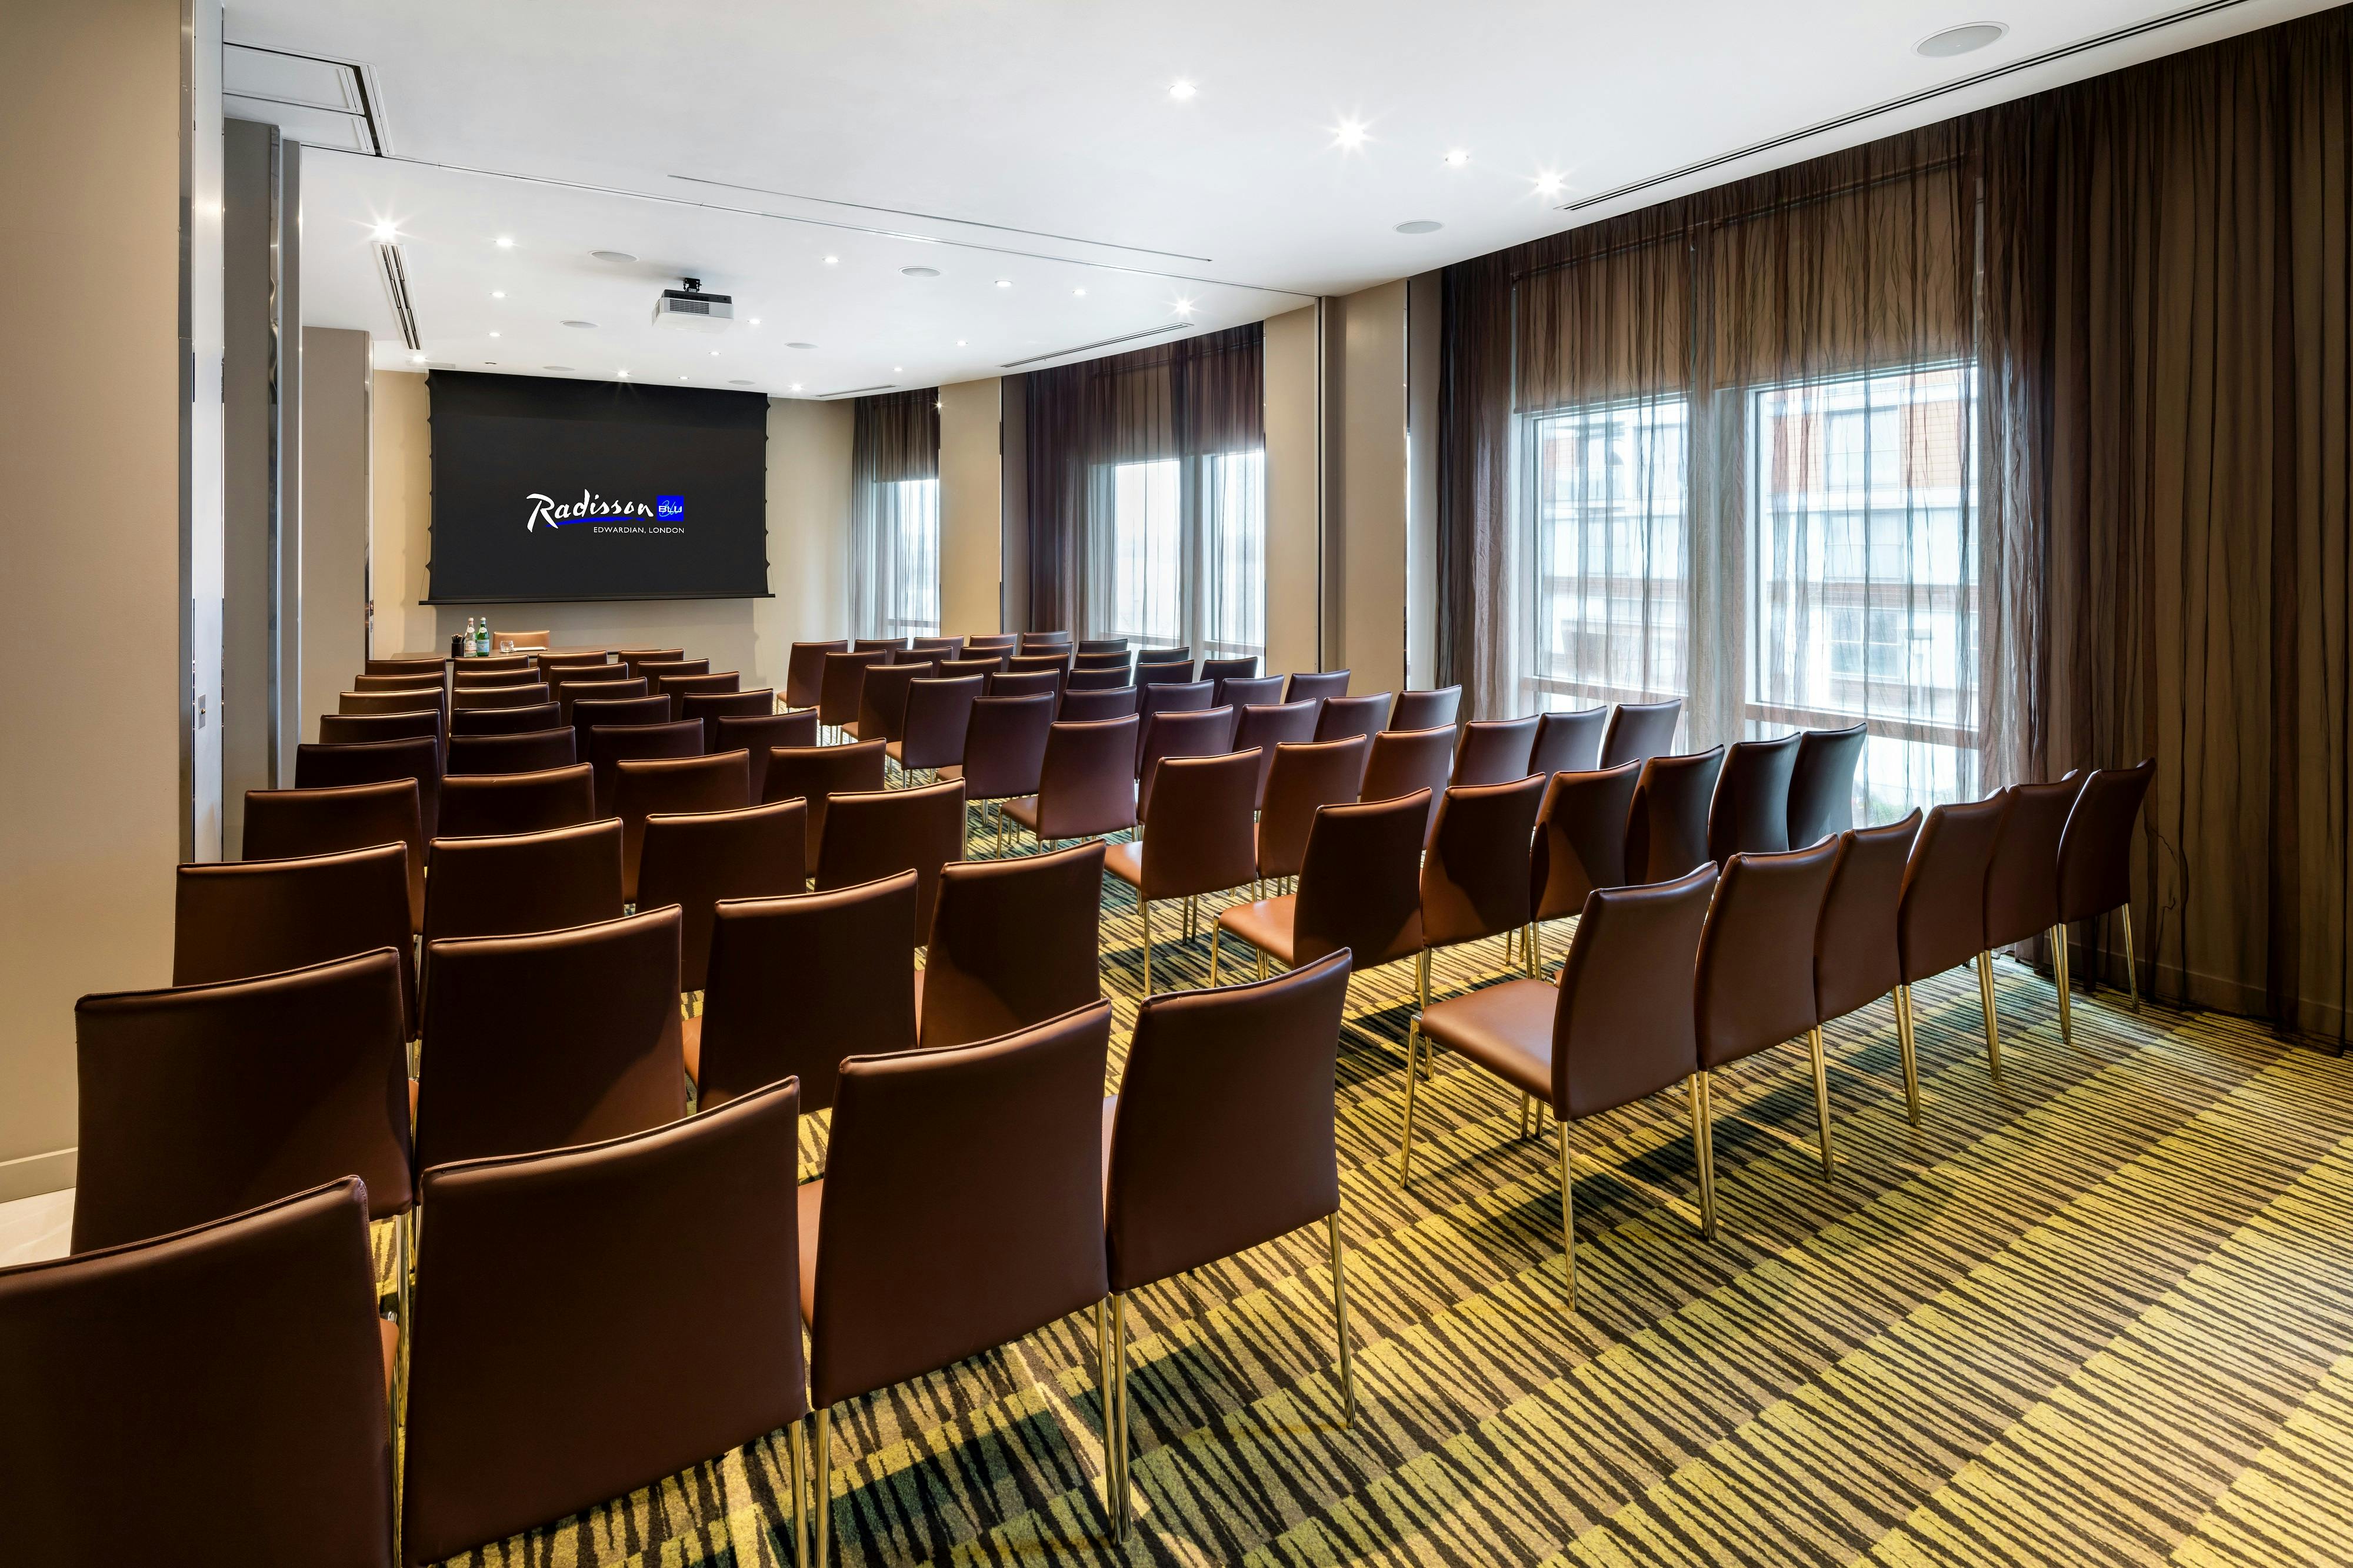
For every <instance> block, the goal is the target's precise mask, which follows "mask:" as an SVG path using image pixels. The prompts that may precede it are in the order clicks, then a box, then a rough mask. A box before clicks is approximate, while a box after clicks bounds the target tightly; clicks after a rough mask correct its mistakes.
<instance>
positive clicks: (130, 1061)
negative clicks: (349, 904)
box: [73, 948, 409, 1252]
mask: <svg viewBox="0 0 2353 1568" xmlns="http://www.w3.org/2000/svg"><path fill="white" fill-rule="evenodd" d="M401 956H402V955H400V954H398V953H396V952H389V951H386V950H385V949H382V948H379V949H377V950H376V951H375V952H369V953H362V954H359V955H357V956H355V957H352V958H340V959H336V960H333V961H332V962H331V963H318V964H312V965H311V966H310V967H309V968H307V969H293V970H287V971H285V972H283V973H277V974H267V975H259V976H257V977H255V978H253V979H251V980H227V981H220V982H216V983H215V984H209V985H183V986H174V987H172V988H170V989H168V990H162V991H122V992H117V993H115V994H111V995H102V996H85V997H83V998H82V999H81V1000H80V1001H79V1002H78V1003H76V1004H75V1005H74V1048H75V1058H76V1062H77V1064H78V1067H79V1091H80V1092H79V1119H80V1138H79V1152H78V1153H77V1155H76V1163H75V1176H74V1182H75V1186H74V1200H73V1249H74V1250H75V1251H76V1252H90V1251H92V1250H95V1249H96V1248H98V1247H114V1246H118V1245H120V1244H121V1243H123V1242H127V1241H142V1240H144V1239H146V1238H148V1237H157V1236H166V1235H169V1234H170V1233H171V1232H173V1231H175V1230H180V1229H183V1228H185V1227H186V1226H192V1225H204V1224H207V1223H209V1222H210V1221H213V1220H216V1219H224V1218H227V1216H228V1215H233V1214H236V1213H237V1212H238V1211H240V1210H243V1209H249V1208H252V1207H254V1206H255V1205H259V1204H266V1203H269V1202H271V1201H273V1200H275V1199H278V1198H282V1197H284V1196H286V1195H287V1194H290V1193H299V1192H301V1191H302V1190H303V1189H304V1188H306V1187H313V1186H316V1185H318V1184H320V1183H322V1182H327V1181H332V1180H334V1179H335V1178H336V1177H339V1176H344V1175H356V1176H358V1177H359V1178H360V1179H361V1180H363V1181H364V1182H365V1183H366V1184H367V1200H368V1213H369V1217H371V1218H374V1219H382V1218H384V1217H385V1215H396V1214H398V1213H400V1212H401V1211H402V1210H404V1209H406V1207H407V1206H408V1203H409V1178H408V1170H409V1164H408V1159H409V1155H408V1084H407V1071H408V1053H407V1044H406V1035H405V1034H404V1033H403V1026H404V1024H405V1021H406V1020H405V1019H404V1017H403V1016H402V1012H401V995H400V979H401V964H400V958H401Z"/></svg>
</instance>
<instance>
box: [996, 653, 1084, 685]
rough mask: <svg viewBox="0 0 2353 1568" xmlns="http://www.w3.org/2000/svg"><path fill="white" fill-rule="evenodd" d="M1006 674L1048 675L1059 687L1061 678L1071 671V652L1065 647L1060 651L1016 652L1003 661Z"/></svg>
mask: <svg viewBox="0 0 2353 1568" xmlns="http://www.w3.org/2000/svg"><path fill="white" fill-rule="evenodd" d="M1005 672H1006V674H1008V675H1050V676H1052V677H1053V678H1054V679H1055V682H1056V684H1057V687H1058V688H1059V686H1060V681H1061V679H1062V678H1063V677H1064V676H1066V675H1068V674H1070V672H1071V654H1070V650H1069V649H1067V648H1065V649H1063V650H1062V651H1061V652H1060V653H1017V654H1015V655H1014V656H1013V657H1012V658H1008V659H1007V660H1006V661H1005Z"/></svg>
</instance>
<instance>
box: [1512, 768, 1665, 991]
mask: <svg viewBox="0 0 2353 1568" xmlns="http://www.w3.org/2000/svg"><path fill="white" fill-rule="evenodd" d="M1641 780H1642V764H1641V763H1619V764H1618V765H1617V766H1616V767H1614V768H1605V769H1601V770H1599V771H1596V772H1592V773H1554V774H1552V775H1551V782H1550V783H1549V784H1546V786H1545V797H1544V804H1543V805H1540V806H1538V807H1537V808H1536V833H1535V842H1534V843H1533V844H1531V845H1530V846H1529V858H1528V886H1529V887H1530V888H1531V889H1534V891H1535V921H1536V938H1535V948H1536V954H1535V956H1536V963H1537V973H1539V974H1541V973H1543V964H1544V922H1545V921H1557V920H1567V918H1568V917H1569V916H1571V915H1574V914H1580V913H1582V912H1583V911H1584V909H1585V896H1586V895H1587V894H1588V893H1590V892H1591V891H1593V889H1596V888H1622V887H1624V886H1626V885H1627V884H1628V883H1629V882H1630V880H1631V878H1630V876H1629V875H1628V873H1627V869H1626V823H1627V818H1628V816H1629V815H1630V812H1631V811H1632V809H1633V805H1634V788H1635V786H1636V785H1637V784H1640V783H1641Z"/></svg>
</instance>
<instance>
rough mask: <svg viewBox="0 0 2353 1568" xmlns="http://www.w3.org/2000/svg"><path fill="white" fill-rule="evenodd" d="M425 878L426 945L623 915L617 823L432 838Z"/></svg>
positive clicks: (553, 928) (558, 927) (558, 928)
mask: <svg viewBox="0 0 2353 1568" xmlns="http://www.w3.org/2000/svg"><path fill="white" fill-rule="evenodd" d="M430 854H431V861H432V873H433V874H432V875H431V876H430V877H428V878H427V879H426V883H425V945H426V947H427V950H428V951H429V950H430V949H431V948H432V946H433V944H434V943H435V942H444V941H447V940H448V939H450V938H452V937H475V936H509V935H513V934H515V933H517V932H522V931H561V930H563V929H564V928H565V927H567V926H582V925H592V924H595V923H596V922H597V921H609V920H614V919H617V917H618V916H619V915H620V912H621V905H622V903H623V901H624V900H623V899H622V897H621V824H620V822H619V821H618V820H617V819H616V818H614V817H609V816H607V817H603V818H600V819H598V820H596V821H594V822H584V823H581V824H580V825H578V826H574V827H551V828H549V829H547V830H546V831H545V832H543V833H503V834H498V835H494V836H484V837H480V838H436V839H435V840H434V841H433V847H432V850H431V851H430Z"/></svg>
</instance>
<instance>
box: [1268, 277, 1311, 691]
mask: <svg viewBox="0 0 2353 1568" xmlns="http://www.w3.org/2000/svg"><path fill="white" fill-rule="evenodd" d="M1323 309H1324V307H1323V306H1321V305H1310V306H1307V307H1306V308H1305V309H1303V310H1291V311H1287V312H1285V313H1284V314H1282V315H1280V316H1275V317H1272V318H1271V319H1269V321H1267V323H1266V329H1265V331H1266V342H1265V351H1264V355H1265V358H1264V363H1265V366H1266V370H1265V388H1266V390H1265V399H1266V668H1267V669H1268V670H1269V671H1270V672H1271V673H1275V674H1288V673H1290V672H1291V671H1293V670H1295V669H1316V668H1322V647H1321V643H1320V640H1319V637H1318V631H1317V628H1318V626H1319V625H1320V623H1321V620H1322V616H1323V605H1322V594H1323V585H1322V580H1321V577H1320V575H1319V574H1318V572H1317V565H1316V563H1317V558H1318V553H1319V552H1320V550H1321V547H1322V539H1323V531H1324V395H1323V376H1322V366H1321V359H1322V353H1323V344H1322V337H1321V329H1320V324H1319V323H1320V318H1321V316H1322V313H1323Z"/></svg>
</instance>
